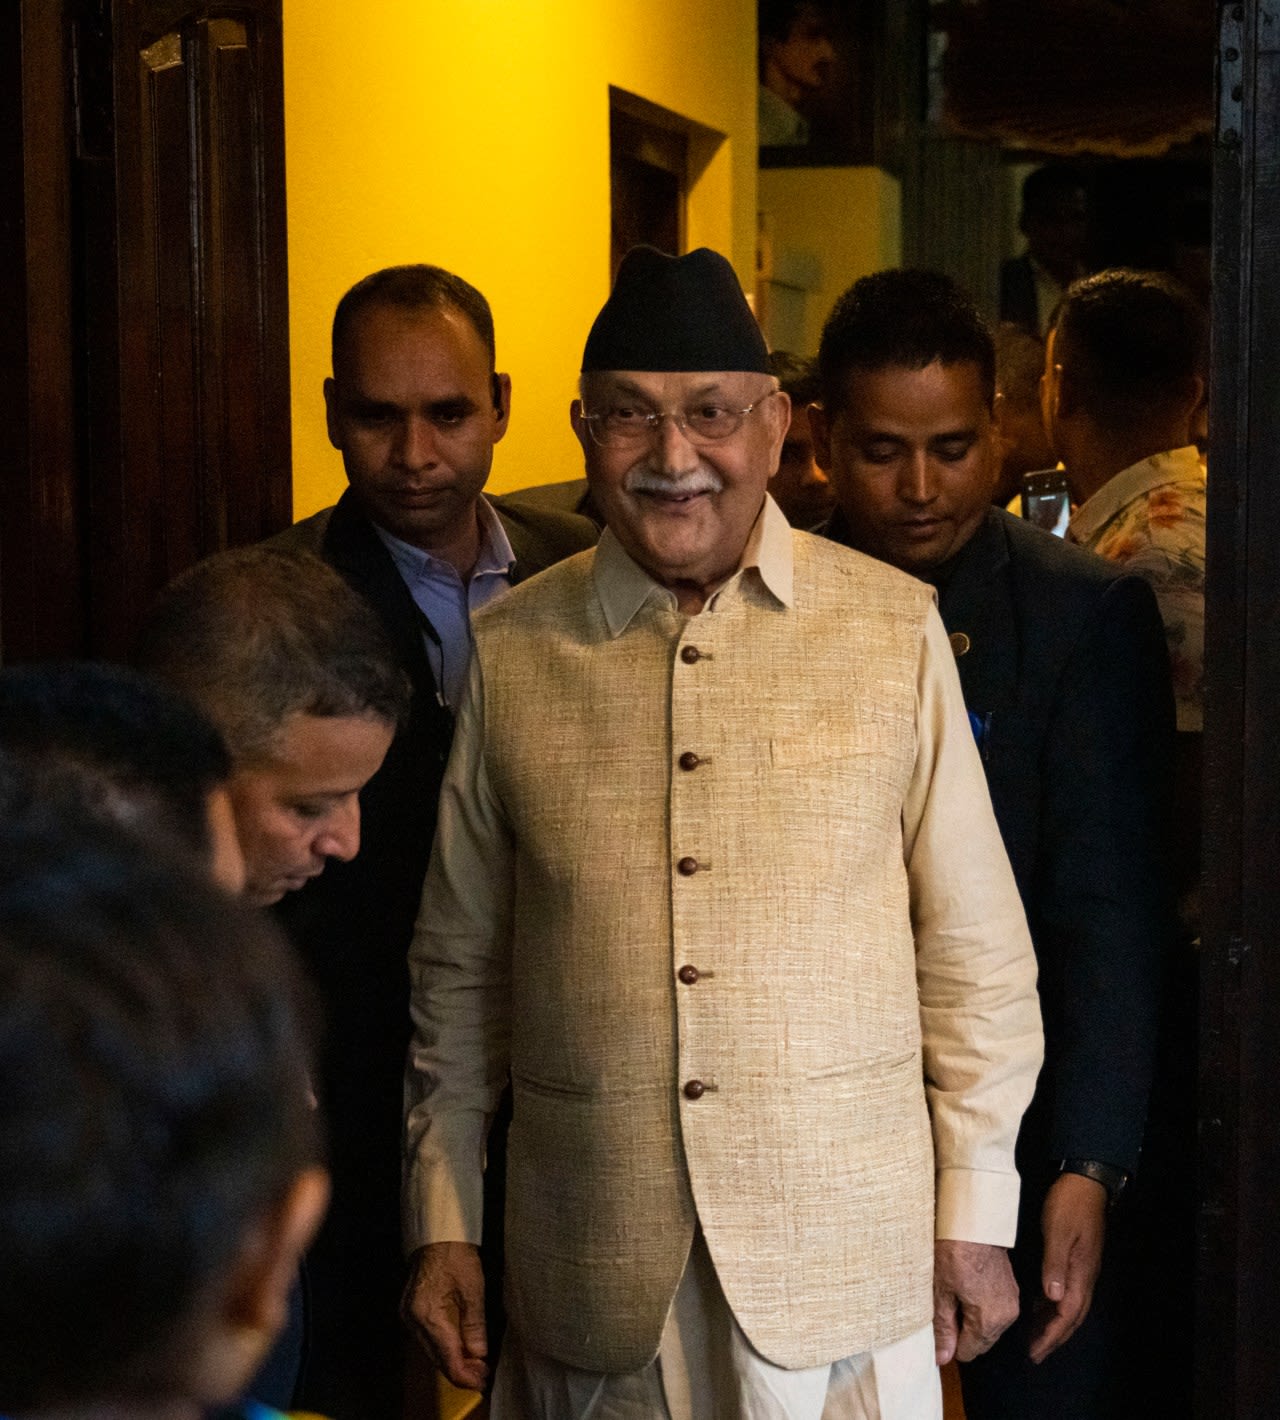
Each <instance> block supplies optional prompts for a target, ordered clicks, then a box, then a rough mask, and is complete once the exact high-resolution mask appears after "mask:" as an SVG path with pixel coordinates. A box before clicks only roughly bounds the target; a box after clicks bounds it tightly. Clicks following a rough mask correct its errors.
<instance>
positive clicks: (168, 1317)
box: [0, 821, 318, 1415]
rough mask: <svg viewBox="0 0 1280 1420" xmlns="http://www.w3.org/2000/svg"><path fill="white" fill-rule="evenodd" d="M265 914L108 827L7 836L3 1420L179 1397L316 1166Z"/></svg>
mask: <svg viewBox="0 0 1280 1420" xmlns="http://www.w3.org/2000/svg"><path fill="white" fill-rule="evenodd" d="M306 1000H307V998H306V996H305V992H304V989H303V988H302V986H301V985H300V983H299V980H298V976H297V973H296V971H295V969H294V967H293V964H292V962H291V960H290V958H289V955H288V953H287V950H286V949H285V947H284V944H283V942H282V940H281V939H280V938H279V937H278V935H277V933H276V930H275V929H274V928H273V927H272V926H271V925H270V922H269V920H268V919H267V918H266V917H265V916H264V915H263V914H260V913H253V912H251V911H249V910H248V909H247V908H244V907H242V906H240V905H239V904H237V903H235V902H233V901H231V900H230V899H229V898H227V897H226V896H225V895H224V894H222V893H219V892H217V891H216V890H215V889H213V888H212V887H211V886H209V885H208V884H207V883H206V882H204V881H202V880H201V878H200V877H199V876H198V875H197V874H195V873H192V872H187V871H183V870H181V869H180V868H179V867H178V866H176V865H175V864H174V863H173V862H172V861H170V860H167V859H165V858H163V856H160V857H152V856H150V855H144V854H140V853H138V852H137V848H136V844H135V843H134V842H133V841H132V840H130V839H129V838H128V837H127V836H125V835H121V834H119V833H118V832H114V831H111V830H109V829H108V828H107V827H105V826H104V825H101V824H97V825H95V824H73V823H68V822H65V821H64V822H62V823H59V824H56V825H54V824H51V823H49V822H46V823H44V824H42V825H31V824H26V825H22V826H18V825H14V824H12V823H5V824H3V825H0V1278H2V1279H3V1286H0V1335H3V1337H4V1344H3V1345H2V1346H0V1412H3V1413H4V1414H7V1415H17V1414H25V1413H27V1412H28V1411H43V1410H45V1409H55V1408H58V1407H61V1406H72V1405H77V1404H84V1403H86V1402H90V1401H98V1400H109V1399H120V1398H127V1399H129V1400H140V1399H152V1400H154V1399H155V1398H157V1397H165V1398H167V1397H169V1396H172V1395H173V1394H175V1393H180V1389H179V1388H180V1387H181V1386H182V1385H183V1384H184V1382H185V1381H186V1380H187V1379H188V1377H189V1373H190V1370H191V1367H192V1356H191V1355H190V1354H189V1352H190V1346H191V1344H192V1341H193V1340H194V1339H195V1337H194V1334H193V1332H194V1327H195V1325H196V1323H197V1322H198V1321H199V1319H200V1318H199V1314H198V1309H199V1307H200V1306H201V1305H202V1304H203V1303H205V1302H206V1301H207V1298H208V1295H209V1291H210V1289H211V1288H212V1287H216V1286H217V1285H218V1284H219V1283H221V1282H222V1281H223V1280H224V1279H225V1278H226V1276H227V1275H228V1272H229V1269H230V1268H231V1267H232V1266H233V1265H234V1264H235V1262H236V1260H237V1258H238V1256H239V1255H240V1252H241V1249H242V1248H243V1246H244V1244H245V1241H246V1237H247V1235H248V1234H249V1231H250V1229H251V1228H252V1227H253V1225H254V1224H255V1222H256V1221H257V1220H258V1219H259V1218H261V1217H262V1215H263V1214H264V1213H265V1212H266V1211H267V1210H268V1209H269V1208H271V1207H272V1206H274V1205H275V1204H276V1203H277V1202H279V1201H280V1200H281V1199H282V1198H283V1197H284V1195H285V1193H286V1191H287V1189H288V1188H289V1186H290V1185H291V1183H292V1181H293V1180H294V1179H295V1178H296V1177H297V1175H298V1173H299V1171H300V1170H302V1169H303V1168H305V1167H307V1166H308V1165H309V1164H311V1163H312V1162H314V1161H315V1159H316V1157H317V1150H318V1144H317V1139H316V1123H315V1113H314V1110H313V1108H312V1107H311V1104H310V1101H309V1097H308V1088H307V1080H308V1075H309V1069H310V1050H309V1044H308V1041H309V1035H310V1031H309V1022H308V1007H307V1005H306Z"/></svg>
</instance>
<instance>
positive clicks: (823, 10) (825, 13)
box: [757, 0, 834, 44]
mask: <svg viewBox="0 0 1280 1420" xmlns="http://www.w3.org/2000/svg"><path fill="white" fill-rule="evenodd" d="M833 9H834V4H833V0H760V4H759V7H758V22H757V23H758V34H759V37H760V43H761V44H763V43H764V42H765V40H776V41H777V42H778V43H779V44H785V43H786V42H787V40H788V39H789V38H790V36H791V30H792V28H793V26H794V25H795V22H796V21H797V20H798V19H799V18H800V13H801V11H803V10H813V11H816V12H817V14H818V15H819V16H821V18H823V19H824V20H829V19H830V17H831V15H832V12H833Z"/></svg>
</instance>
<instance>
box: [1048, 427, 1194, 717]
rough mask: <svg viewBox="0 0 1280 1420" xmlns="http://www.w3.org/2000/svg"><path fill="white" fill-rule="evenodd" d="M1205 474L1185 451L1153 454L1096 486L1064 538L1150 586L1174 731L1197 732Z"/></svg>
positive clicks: (1189, 450) (1190, 452)
mask: <svg viewBox="0 0 1280 1420" xmlns="http://www.w3.org/2000/svg"><path fill="white" fill-rule="evenodd" d="M1204 509H1205V472H1204V465H1203V464H1202V463H1201V462H1200V455H1199V454H1198V452H1197V451H1196V449H1195V448H1194V446H1192V445H1188V446H1187V447H1186V448H1182V449H1171V450H1170V451H1169V452H1168V453H1163V454H1155V455H1153V456H1152V457H1151V458H1149V459H1143V461H1142V462H1141V463H1136V464H1134V465H1133V466H1132V467H1131V468H1126V469H1125V470H1124V471H1123V472H1121V473H1118V474H1116V476H1115V477H1114V478H1112V479H1111V480H1110V481H1109V482H1107V483H1105V484H1103V486H1102V487H1101V488H1099V489H1098V491H1097V492H1096V493H1095V494H1094V495H1093V497H1092V498H1089V499H1086V501H1085V502H1083V503H1082V504H1081V505H1080V506H1079V507H1078V508H1077V509H1076V511H1075V512H1074V513H1073V514H1072V515H1071V522H1070V525H1069V527H1068V530H1067V536H1068V537H1069V538H1070V540H1071V541H1072V542H1077V543H1079V544H1080V546H1081V547H1085V548H1088V549H1089V550H1090V551H1091V552H1096V553H1097V554H1098V555H1099V556H1100V557H1105V558H1106V559H1107V560H1108V561H1109V562H1116V563H1120V564H1121V565H1122V566H1124V568H1125V569H1126V570H1127V571H1129V572H1136V573H1137V574H1138V575H1139V576H1140V577H1145V578H1146V580H1147V581H1148V582H1150V583H1151V588H1152V590H1153V591H1154V592H1155V594H1156V601H1157V602H1159V604H1160V615H1161V616H1162V617H1163V619H1164V634H1165V638H1166V639H1167V641H1168V643H1169V661H1170V665H1171V667H1172V670H1173V690H1174V696H1175V697H1176V700H1177V706H1178V728H1179V729H1180V730H1200V729H1203V727H1204Z"/></svg>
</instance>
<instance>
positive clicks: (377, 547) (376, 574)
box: [323, 490, 436, 699]
mask: <svg viewBox="0 0 1280 1420" xmlns="http://www.w3.org/2000/svg"><path fill="white" fill-rule="evenodd" d="M323 548H324V556H325V558H326V560H327V561H328V562H330V563H331V564H332V565H333V567H334V568H335V570H337V571H338V572H340V573H341V574H342V576H343V577H345V578H346V580H347V582H348V583H350V585H351V586H352V587H354V588H355V589H356V591H358V592H359V593H360V594H361V595H362V596H363V597H364V598H365V599H366V600H367V601H368V602H369V603H370V604H371V605H372V606H373V607H374V608H375V610H376V611H377V612H378V615H379V616H380V617H381V619H382V623H383V625H384V626H385V627H386V630H387V634H388V635H389V636H390V637H391V639H392V642H393V644H394V646H395V649H396V653H397V655H398V656H399V657H400V662H401V664H402V665H403V666H404V668H405V670H406V671H408V673H409V678H410V679H411V680H412V681H413V686H414V690H415V691H419V692H421V691H424V690H425V691H426V692H427V694H428V695H429V696H430V697H431V698H432V699H434V698H435V694H436V683H435V677H434V676H433V675H432V674H431V667H430V666H429V664H428V663H427V653H426V651H425V649H424V648H423V644H422V617H421V614H420V613H419V611H418V608H417V605H416V603H415V602H414V600H413V597H412V595H411V594H410V592H409V589H408V587H406V586H405V584H404V579H403V578H402V577H401V576H400V573H399V572H398V571H397V570H396V565H395V563H394V562H393V561H392V560H391V554H390V553H389V552H388V551H387V549H386V547H385V546H384V544H383V542H382V539H381V538H380V537H379V536H378V534H377V533H376V532H375V531H374V529H373V524H372V523H370V521H369V519H368V518H367V517H365V515H364V513H363V512H361V510H360V507H359V505H358V504H357V503H356V501H355V499H354V497H353V496H352V494H351V492H350V490H348V491H347V492H345V493H344V494H343V495H342V497H341V498H339V499H338V502H337V505H336V506H335V508H334V510H333V514H332V516H331V517H330V519H329V526H328V527H327V528H326V529H325V534H324V543H323Z"/></svg>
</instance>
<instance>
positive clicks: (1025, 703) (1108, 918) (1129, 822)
mask: <svg viewBox="0 0 1280 1420" xmlns="http://www.w3.org/2000/svg"><path fill="white" fill-rule="evenodd" d="M819 368H820V379H821V387H822V403H821V405H815V406H814V407H813V409H812V410H811V415H812V421H813V427H814V442H815V446H816V450H817V457H818V462H819V464H820V465H822V466H823V467H824V468H825V469H826V470H827V471H828V473H829V475H830V477H831V480H832V483H833V484H834V486H835V489H836V495H837V500H838V506H837V509H836V512H835V513H834V514H833V516H832V519H831V521H830V523H829V525H828V526H827V528H826V533H827V535H828V536H829V537H832V538H834V539H836V540H838V541H842V542H845V543H847V544H848V545H850V546H853V547H857V548H860V549H861V550H863V551H865V552H868V553H870V554H871V555H873V556H876V557H880V558H883V559H884V560H885V561H888V562H891V563H893V564H894V565H896V566H898V567H900V568H902V569H903V570H905V571H908V572H911V573H913V574H914V575H916V576H918V577H921V578H923V579H924V580H926V581H929V582H931V583H932V584H933V585H934V586H935V587H936V588H937V589H938V596H939V607H940V610H941V613H942V618H943V621H944V623H945V624H946V626H947V629H948V631H949V632H950V635H951V643H952V647H953V649H954V650H955V654H956V659H957V667H958V670H959V674H960V681H961V685H962V688H963V691H964V697H965V704H966V706H967V707H968V710H969V719H970V722H971V724H972V727H973V732H974V735H975V737H976V739H977V742H978V745H979V747H980V749H981V752H982V757H983V762H984V764H985V766H986V771H987V781H988V787H989V788H990V791H991V798H992V802H993V804H994V807H995V812H996V818H997V820H998V822H999V824H1000V828H1001V832H1002V834H1003V836H1004V840H1005V846H1006V848H1007V849H1008V852H1009V857H1010V861H1011V862H1012V864H1013V869H1014V874H1015V876H1016V878H1017V882H1018V887H1019V890H1020V892H1021V894H1022V898H1023V903H1024V906H1025V908H1026V911H1027V918H1028V921H1029V923H1030V926H1031V933H1032V937H1033V940H1034V942H1035V947H1036V954H1037V958H1038V960H1039V965H1040V992H1041V1002H1042V1009H1043V1012H1044V1025H1045V1066H1044V1070H1043V1073H1042V1075H1041V1078H1040V1082H1039V1085H1038V1087H1037V1091H1036V1095H1035V1099H1034V1100H1033V1102H1032V1104H1031V1107H1030V1109H1029V1110H1028V1112H1027V1115H1026V1118H1025V1120H1024V1122H1023V1127H1022V1131H1021V1133H1020V1136H1019V1141H1018V1154H1019V1166H1020V1169H1021V1172H1022V1176H1023V1206H1022V1213H1021V1217H1020V1219H1019V1232H1018V1242H1017V1246H1016V1248H1015V1250H1014V1254H1013V1257H1014V1268H1015V1272H1016V1273H1017V1275H1018V1280H1019V1285H1020V1287H1021V1291H1022V1303H1023V1311H1022V1316H1021V1317H1020V1319H1019V1321H1018V1323H1017V1324H1015V1326H1014V1327H1011V1328H1010V1330H1009V1331H1008V1332H1006V1334H1005V1336H1004V1337H1003V1338H1001V1340H1000V1341H999V1342H998V1343H997V1344H996V1346H995V1347H994V1348H993V1349H992V1350H991V1352H989V1353H988V1355H986V1356H984V1357H980V1358H979V1359H978V1360H976V1361H973V1362H970V1363H969V1364H968V1365H967V1366H965V1367H962V1368H961V1374H962V1380H963V1384H964V1392H965V1406H966V1411H967V1413H968V1415H969V1417H970V1420H995V1417H999V1420H1014V1417H1017V1420H1044V1418H1045V1417H1055V1420H1056V1417H1067V1416H1070V1417H1072V1420H1092V1417H1098V1416H1108V1415H1111V1414H1114V1413H1117V1412H1116V1410H1115V1408H1114V1407H1115V1406H1116V1404H1117V1397H1115V1395H1114V1393H1113V1392H1114V1384H1113V1382H1114V1378H1115V1364H1114V1361H1115V1356H1114V1344H1115V1335H1116V1331H1115V1321H1116V1318H1115V1316H1114V1313H1112V1312H1109V1306H1108V1304H1109V1303H1110V1302H1111V1301H1112V1298H1111V1297H1110V1296H1109V1295H1108V1293H1109V1291H1110V1290H1112V1283H1113V1282H1116V1281H1123V1279H1113V1278H1112V1277H1111V1276H1110V1275H1109V1273H1110V1272H1111V1271H1112V1270H1114V1269H1112V1268H1109V1269H1107V1270H1105V1271H1102V1279H1101V1282H1099V1274H1100V1270H1101V1264H1102V1251H1103V1241H1104V1235H1105V1231H1106V1228H1107V1218H1108V1211H1109V1204H1110V1203H1114V1202H1115V1201H1116V1199H1117V1198H1118V1196H1119V1195H1120V1194H1121V1192H1122V1191H1123V1189H1124V1186H1125V1183H1126V1182H1127V1180H1128V1177H1129V1175H1131V1174H1132V1172H1133V1171H1134V1169H1135V1168H1136V1167H1137V1164H1138V1155H1139V1149H1140V1145H1141V1142H1142V1132H1143V1125H1144V1121H1145V1114H1146V1108H1147V1097H1148V1092H1149V1087H1150V1082H1151V1072H1152V1053H1153V1044H1154V1035H1155V1023H1156V1016H1157V1011H1158V1006H1159V988H1160V977H1161V965H1160V963H1161V956H1162V954H1164V953H1167V951H1168V946H1169V940H1170V926H1171V903H1170V882H1169V875H1168V864H1167V855H1166V850H1165V835H1164V828H1165V825H1166V824H1167V802H1168V797H1167V792H1166V791H1167V786H1168V782H1169V764H1170V758H1171V754H1172V744H1173V700H1172V693H1171V688H1170V679H1169V666H1168V658H1167V655H1166V652H1165V649H1164V646H1163V644H1162V631H1161V623H1160V617H1159V613H1158V611H1157V608H1156V605H1155V600H1154V598H1153V597H1152V596H1151V595H1150V591H1149V588H1148V587H1147V586H1146V585H1145V584H1144V583H1143V582H1141V581H1140V580H1138V579H1137V578H1134V577H1126V576H1123V575H1119V574H1118V573H1117V572H1116V570H1115V569H1114V568H1112V567H1110V566H1108V565H1107V564H1106V563H1104V562H1103V561H1102V560H1101V559H1099V558H1094V557H1091V556H1089V555H1088V554H1086V553H1084V552H1081V551H1079V550H1077V549H1075V548H1072V547H1067V546H1064V545H1063V544H1062V543H1060V542H1059V541H1058V540H1057V539H1055V538H1053V537H1052V536H1051V535H1049V534H1048V533H1044V532H1041V531H1040V530H1038V529H1036V528H1033V527H1031V526H1030V525H1028V524H1024V523H1022V522H1020V521H1019V520H1018V519H1016V518H1012V517H1010V516H1009V515H1008V514H1007V513H1004V512H1002V511H1000V510H998V509H995V508H993V507H991V505H990V497H991V490H992V487H993V485H994V481H995V477H996V474H997V471H998V468H999V462H1000V448H999V429H998V424H997V419H996V395H995V357H994V349H993V345H992V339H991V335H990V333H989V331H988V330H987V329H986V327H985V326H984V324H983V322H982V320H981V317H980V316H979V315H978V314H977V312H976V310H975V309H974V307H973V305H972V303H971V302H970V301H969V300H968V298H967V297H965V296H964V295H963V293H961V292H960V291H959V290H958V288H956V287H955V286H954V285H953V284H952V283H951V282H950V281H949V280H948V279H947V278H945V277H941V276H935V275H932V274H930V273H925V272H903V271H891V272H881V273H879V274H878V275H876V276H872V277H867V278H864V280H862V281H859V282H858V283H856V284H855V285H854V286H853V287H852V288H851V290H850V291H848V292H847V293H846V294H845V295H844V296H843V297H842V298H841V300H840V301H839V302H838V303H837V305H836V308H835V310H834V312H833V314H832V316H831V318H830V320H829V321H828V322H827V326H826V329H825V331H824V333H823V337H822V344H821V349H820V354H819ZM1095 1286H1097V1288H1098V1291H1097V1296H1096V1301H1095ZM1091 1303H1094V1305H1093V1307H1092V1310H1091Z"/></svg>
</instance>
